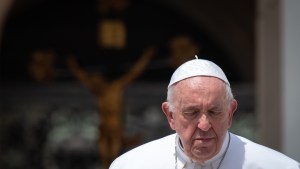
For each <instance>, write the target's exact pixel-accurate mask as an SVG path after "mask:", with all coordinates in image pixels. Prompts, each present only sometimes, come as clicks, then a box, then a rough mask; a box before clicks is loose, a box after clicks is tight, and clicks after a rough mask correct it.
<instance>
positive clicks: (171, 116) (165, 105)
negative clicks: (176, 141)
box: [161, 102, 175, 130]
mask: <svg viewBox="0 0 300 169" xmlns="http://www.w3.org/2000/svg"><path fill="white" fill-rule="evenodd" d="M161 108H162V111H163V112H164V113H165V115H166V117H167V119H168V122H169V125H170V127H171V129H172V130H175V124H174V114H173V113H174V112H171V111H170V106H169V103H168V102H163V103H162V105H161Z"/></svg>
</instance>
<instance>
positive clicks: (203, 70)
mask: <svg viewBox="0 0 300 169" xmlns="http://www.w3.org/2000/svg"><path fill="white" fill-rule="evenodd" d="M193 76H212V77H217V78H219V79H221V80H223V81H224V82H225V83H227V84H228V85H229V86H230V83H229V81H228V79H227V78H226V75H225V73H224V72H223V70H222V69H221V68H220V67H219V66H218V65H216V64H215V63H213V62H211V61H209V60H204V59H198V58H197V56H196V59H193V60H190V61H187V62H185V63H183V64H182V65H181V66H179V67H178V68H177V69H176V70H175V72H174V73H173V75H172V77H171V80H170V83H169V85H168V88H169V87H170V86H172V85H173V84H174V83H176V82H179V81H181V80H183V79H186V78H190V77H193Z"/></svg>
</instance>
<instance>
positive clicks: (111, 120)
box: [67, 48, 154, 169]
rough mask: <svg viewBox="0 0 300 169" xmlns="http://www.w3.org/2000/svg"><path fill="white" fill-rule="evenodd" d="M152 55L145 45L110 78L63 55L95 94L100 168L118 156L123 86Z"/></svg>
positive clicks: (122, 133) (120, 147)
mask: <svg viewBox="0 0 300 169" xmlns="http://www.w3.org/2000/svg"><path fill="white" fill-rule="evenodd" d="M153 55H154V48H148V49H147V50H146V51H145V52H144V53H143V54H142V56H141V57H140V58H139V60H138V61H137V62H136V63H135V64H134V65H133V66H132V67H131V69H130V70H129V71H128V72H127V73H126V74H124V75H123V76H121V77H120V78H117V79H115V80H112V81H108V80H107V79H106V78H105V77H104V76H103V75H102V74H101V73H99V72H97V73H89V72H87V71H85V70H84V69H82V68H81V67H80V66H79V64H78V63H77V61H76V59H75V57H68V58H67V64H68V66H69V69H70V71H71V72H72V73H73V75H74V76H75V77H76V78H77V79H78V80H79V81H80V82H81V83H82V84H83V85H85V86H86V87H87V88H88V89H89V90H90V91H91V92H92V93H93V94H94V95H95V96H96V97H97V104H98V108H99V118H100V125H99V140H98V150H99V154H100V158H101V164H102V168H103V169H107V168H108V167H109V165H110V163H111V162H112V160H113V159H115V158H116V157H117V156H118V155H119V153H120V151H121V149H122V145H123V143H124V131H123V123H122V112H123V93H124V91H125V87H127V86H128V85H129V84H130V83H131V82H132V81H133V80H134V79H135V78H137V76H138V75H140V74H141V73H142V71H143V70H144V69H145V67H146V66H147V64H148V63H149V62H150V59H151V57H152V56H153ZM125 141H126V140H125Z"/></svg>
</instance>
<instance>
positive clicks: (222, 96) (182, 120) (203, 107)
mask: <svg viewBox="0 0 300 169" xmlns="http://www.w3.org/2000/svg"><path fill="white" fill-rule="evenodd" d="M173 87H174V91H173V93H172V94H171V97H170V98H171V99H170V100H171V102H170V100H169V102H164V103H163V104H162V110H163V111H164V113H165V115H166V116H167V119H168V122H169V125H170V127H171V128H172V129H173V130H175V131H176V132H177V133H178V135H179V137H180V139H181V142H182V145H183V148H184V151H185V153H186V155H187V156H189V157H190V158H191V159H192V160H193V161H195V162H197V163H202V162H204V161H206V160H208V159H210V158H212V157H213V156H215V155H216V154H217V153H218V152H219V151H220V149H221V147H222V144H223V141H224V138H225V135H226V133H227V131H228V129H229V128H230V127H231V123H232V117H233V113H234V112H235V110H236V108H237V101H236V100H235V99H227V97H226V96H227V95H226V92H225V87H224V82H223V81H221V80H220V79H218V78H215V77H204V76H202V77H200V76H198V77H191V78H188V79H185V80H182V81H180V82H178V83H177V84H175V86H173ZM170 104H172V107H173V108H172V109H171V107H170Z"/></svg>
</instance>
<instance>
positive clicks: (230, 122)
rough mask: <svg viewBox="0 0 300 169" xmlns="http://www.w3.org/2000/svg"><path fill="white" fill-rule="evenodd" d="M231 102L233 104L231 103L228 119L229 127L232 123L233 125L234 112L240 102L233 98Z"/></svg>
mask: <svg viewBox="0 0 300 169" xmlns="http://www.w3.org/2000/svg"><path fill="white" fill-rule="evenodd" d="M230 104H231V105H230V110H229V111H230V112H229V120H228V125H229V127H231V125H232V119H233V114H234V112H235V111H236V109H237V107H238V103H237V101H236V100H235V99H233V100H232V101H231V103H230Z"/></svg>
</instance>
